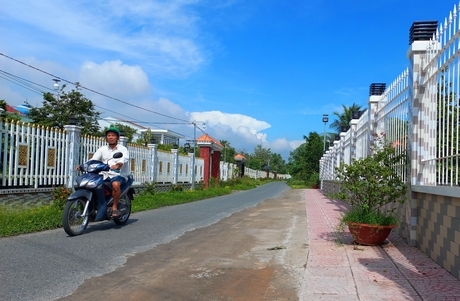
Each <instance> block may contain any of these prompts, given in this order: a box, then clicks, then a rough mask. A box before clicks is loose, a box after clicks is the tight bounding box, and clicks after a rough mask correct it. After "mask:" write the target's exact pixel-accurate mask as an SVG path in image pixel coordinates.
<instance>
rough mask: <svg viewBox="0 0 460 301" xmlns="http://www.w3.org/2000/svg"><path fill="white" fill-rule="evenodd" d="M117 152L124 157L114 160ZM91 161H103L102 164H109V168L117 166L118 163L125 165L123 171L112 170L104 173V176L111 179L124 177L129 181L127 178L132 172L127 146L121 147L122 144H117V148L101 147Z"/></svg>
mask: <svg viewBox="0 0 460 301" xmlns="http://www.w3.org/2000/svg"><path fill="white" fill-rule="evenodd" d="M117 152H121V153H122V154H123V157H121V158H118V159H115V158H113V155H114V154H115V153H117ZM91 159H92V160H99V161H102V162H104V163H106V164H108V165H109V166H112V165H114V164H117V163H118V162H121V163H123V166H122V167H121V169H120V170H119V171H118V170H110V171H108V172H103V173H104V174H106V175H107V176H108V177H110V178H112V177H115V176H122V177H124V178H125V179H127V176H128V175H129V173H130V171H129V153H128V149H127V148H126V147H125V146H123V145H121V144H117V146H115V148H110V147H109V145H104V146H101V147H100V148H99V149H98V150H97V151H96V152H95V153H94V155H93V157H92V158H91ZM109 160H110V162H109Z"/></svg>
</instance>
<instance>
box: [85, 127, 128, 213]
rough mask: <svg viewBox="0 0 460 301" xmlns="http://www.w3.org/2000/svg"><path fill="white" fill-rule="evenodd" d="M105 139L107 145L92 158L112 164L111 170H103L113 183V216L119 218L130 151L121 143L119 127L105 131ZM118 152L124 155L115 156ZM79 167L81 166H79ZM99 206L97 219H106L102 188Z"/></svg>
mask: <svg viewBox="0 0 460 301" xmlns="http://www.w3.org/2000/svg"><path fill="white" fill-rule="evenodd" d="M105 139H106V141H107V145H104V146H101V147H100V148H99V149H98V150H97V151H96V152H95V153H94V155H93V157H92V158H91V160H98V161H102V162H103V163H106V164H108V165H109V166H110V170H109V171H102V172H101V174H103V175H104V180H106V181H110V183H111V185H112V197H113V205H112V218H118V216H119V214H120V213H119V211H118V201H119V200H120V194H121V186H122V185H123V184H124V183H126V181H127V179H128V175H129V152H128V149H127V148H126V147H125V146H123V145H121V144H119V143H118V141H119V139H120V130H119V129H118V128H117V127H114V126H112V127H109V128H108V129H107V130H106V131H105ZM117 152H121V153H122V154H123V156H122V157H121V158H119V159H115V158H113V155H114V154H115V153H117ZM77 169H79V166H77ZM97 193H98V196H97V197H98V198H97V199H98V208H97V215H96V221H101V220H104V219H105V216H106V215H105V214H106V211H107V204H106V202H105V198H104V193H103V191H102V189H99V190H98V192H97Z"/></svg>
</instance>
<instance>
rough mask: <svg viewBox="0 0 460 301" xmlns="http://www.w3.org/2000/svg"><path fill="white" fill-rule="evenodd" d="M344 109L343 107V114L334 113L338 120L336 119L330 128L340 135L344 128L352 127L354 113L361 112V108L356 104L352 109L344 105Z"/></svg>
mask: <svg viewBox="0 0 460 301" xmlns="http://www.w3.org/2000/svg"><path fill="white" fill-rule="evenodd" d="M342 107H343V112H342V113H340V112H337V111H335V112H333V113H332V114H334V115H335V116H336V117H337V119H335V120H334V121H333V122H332V123H331V124H330V126H329V127H330V128H331V129H334V130H335V131H336V132H337V133H340V131H341V127H342V126H349V125H350V121H351V117H352V112H353V111H360V110H361V106H359V105H357V104H355V103H353V104H352V105H351V106H350V107H347V106H345V105H342Z"/></svg>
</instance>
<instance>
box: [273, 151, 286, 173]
mask: <svg viewBox="0 0 460 301" xmlns="http://www.w3.org/2000/svg"><path fill="white" fill-rule="evenodd" d="M270 171H273V172H275V171H276V172H277V173H278V174H286V173H287V167H286V162H285V161H284V160H283V158H282V157H281V155H280V154H276V153H273V154H272V155H271V157H270Z"/></svg>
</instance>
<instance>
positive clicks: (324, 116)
mask: <svg viewBox="0 0 460 301" xmlns="http://www.w3.org/2000/svg"><path fill="white" fill-rule="evenodd" d="M328 121H329V117H328V115H327V114H323V122H324V134H323V153H324V152H325V151H326V124H327V122H328Z"/></svg>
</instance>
